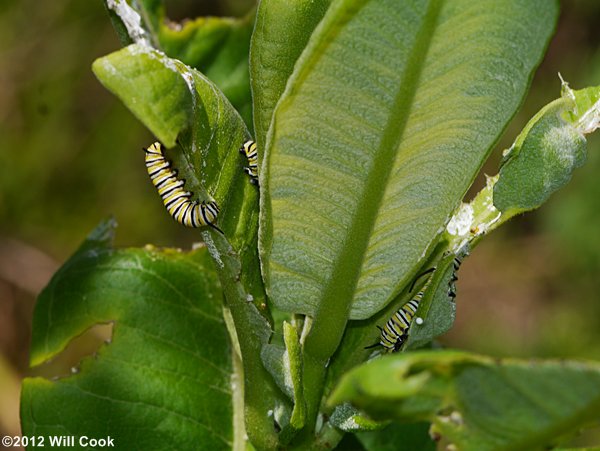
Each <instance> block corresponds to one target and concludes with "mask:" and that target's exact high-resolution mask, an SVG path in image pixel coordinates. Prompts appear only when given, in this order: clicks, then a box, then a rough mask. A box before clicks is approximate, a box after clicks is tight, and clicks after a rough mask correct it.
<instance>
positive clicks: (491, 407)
mask: <svg viewBox="0 0 600 451" xmlns="http://www.w3.org/2000/svg"><path fill="white" fill-rule="evenodd" d="M343 402H351V403H352V404H353V405H355V406H356V407H358V408H360V409H362V410H364V411H365V412H366V413H367V414H369V415H370V416H371V417H373V418H375V419H380V420H383V419H388V420H389V419H396V420H400V421H408V422H414V421H419V420H421V421H430V422H432V423H433V425H434V428H433V429H432V431H433V433H434V435H438V436H442V437H444V438H445V439H446V440H448V441H449V442H451V443H454V444H455V445H456V447H457V448H458V449H460V450H463V451H470V450H474V451H475V450H476V451H487V450H498V449H510V450H512V451H518V450H526V451H531V450H537V449H542V448H543V447H544V446H546V445H548V444H551V443H552V442H553V441H554V440H555V439H556V438H557V437H560V436H561V435H563V434H566V433H569V432H571V431H572V430H573V429H576V428H578V427H581V426H583V425H585V424H586V423H589V422H592V421H595V420H597V418H598V416H599V415H600V365H598V363H593V362H568V361H523V360H516V359H506V360H498V359H492V358H488V357H483V356H477V355H472V354H467V353H464V352H454V351H443V352H415V353H405V354H396V355H394V356H387V357H384V358H380V359H376V360H373V361H370V362H368V363H366V364H364V365H362V366H360V367H358V368H355V369H354V370H352V371H350V372H349V373H348V374H347V375H346V376H345V377H344V378H343V379H342V380H341V381H340V383H339V385H338V387H337V389H336V390H335V391H334V393H333V394H332V396H331V398H330V399H329V403H330V404H334V405H335V404H340V403H343Z"/></svg>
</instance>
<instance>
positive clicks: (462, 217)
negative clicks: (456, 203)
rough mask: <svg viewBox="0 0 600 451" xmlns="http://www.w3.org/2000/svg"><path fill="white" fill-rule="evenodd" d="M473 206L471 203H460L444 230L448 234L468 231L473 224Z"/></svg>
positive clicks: (462, 233)
mask: <svg viewBox="0 0 600 451" xmlns="http://www.w3.org/2000/svg"><path fill="white" fill-rule="evenodd" d="M473 218H474V213H473V207H472V206H471V204H461V205H460V207H459V208H458V211H457V212H456V213H455V214H454V216H452V218H451V219H450V221H449V222H448V225H447V226H446V230H447V231H448V233H449V234H450V235H455V236H456V235H457V236H462V235H466V234H467V233H469V230H471V225H472V224H473Z"/></svg>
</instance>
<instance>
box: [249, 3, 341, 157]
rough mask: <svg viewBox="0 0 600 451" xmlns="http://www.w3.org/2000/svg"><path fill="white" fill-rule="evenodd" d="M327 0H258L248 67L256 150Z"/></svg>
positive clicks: (260, 147)
mask: <svg viewBox="0 0 600 451" xmlns="http://www.w3.org/2000/svg"><path fill="white" fill-rule="evenodd" d="M330 3H331V0H313V1H310V2H307V1H305V0H261V1H260V3H259V6H258V11H257V13H256V27H255V30H254V33H253V34H252V42H251V51H250V70H251V72H252V94H253V102H254V130H255V134H256V142H257V144H258V148H259V151H261V153H262V150H263V149H264V146H265V142H266V135H267V131H268V129H269V125H270V123H271V117H272V116H273V111H274V110H275V105H276V104H277V102H278V101H279V98H280V97H281V94H282V93H283V90H284V89H285V84H286V83H287V81H288V78H289V77H290V75H291V74H292V71H293V70H294V65H295V64H296V60H297V59H298V57H299V56H300V54H301V53H302V50H304V47H305V46H306V43H307V42H308V39H309V38H310V36H311V34H312V32H313V30H314V29H315V27H316V26H317V24H318V23H319V21H320V20H321V19H322V18H323V15H324V14H325V11H327V8H328V7H329V4H330Z"/></svg>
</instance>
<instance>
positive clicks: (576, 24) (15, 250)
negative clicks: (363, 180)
mask: <svg viewBox="0 0 600 451" xmlns="http://www.w3.org/2000/svg"><path fill="white" fill-rule="evenodd" d="M166 3H167V14H168V16H169V17H170V18H171V19H173V20H182V19H183V18H185V17H195V16H201V15H242V14H244V13H245V12H246V11H248V10H249V9H250V8H251V7H252V6H253V2H252V1H251V0H221V1H219V0H202V1H196V2H194V1H192V0H187V1H184V0H177V1H173V0H171V1H169V0H168V1H167V2H166ZM562 5H563V7H562V11H563V12H562V16H561V19H560V23H559V26H558V29H557V33H556V35H555V37H554V39H553V41H552V43H551V45H550V48H549V51H548V54H547V56H546V58H545V60H544V62H543V63H542V65H541V67H540V69H539V70H538V72H537V74H536V76H535V79H534V81H533V86H532V90H531V92H530V94H529V96H528V98H527V100H526V102H525V104H524V106H523V108H522V111H521V112H520V113H519V114H518V115H517V117H516V118H515V119H514V121H513V122H512V124H511V125H510V127H509V128H508V130H507V133H506V134H505V137H504V138H503V140H502V141H501V143H500V144H499V146H498V149H496V151H495V152H494V155H493V156H492V158H491V159H490V161H489V162H488V163H487V164H486V166H485V168H484V172H486V173H488V174H495V173H496V172H497V167H498V162H499V159H500V151H501V149H502V148H505V147H508V146H509V145H510V143H511V142H512V140H513V139H514V137H515V136H516V134H517V133H518V132H519V131H520V130H521V128H522V127H523V125H524V124H525V123H526V122H527V120H528V119H529V118H530V117H531V116H533V114H535V112H537V111H538V110H539V109H540V108H541V107H542V106H543V105H545V104H546V103H548V102H550V101H551V100H553V99H554V98H556V97H557V96H558V95H559V90H560V83H559V80H558V76H557V72H559V71H560V72H561V73H562V75H563V77H564V78H565V79H566V80H568V81H569V82H570V83H571V86H572V87H573V88H575V89H578V88H582V87H585V86H590V85H599V84H600V27H599V26H598V24H599V23H600V1H598V0H565V1H563V2H562ZM119 47H120V44H119V42H118V40H117V38H116V35H115V33H114V32H113V30H112V27H111V25H110V21H109V19H108V16H107V13H106V11H105V10H104V6H103V4H102V2H101V0H95V1H85V2H84V1H81V0H53V1H48V2H39V1H37V0H4V1H2V2H1V3H0V435H5V434H10V435H16V434H18V432H19V425H18V397H19V385H20V380H21V379H22V378H23V377H24V376H26V375H28V374H39V372H40V370H30V369H28V346H29V337H30V331H31V315H32V311H33V306H34V303H35V297H36V295H37V294H38V293H39V291H40V290H41V289H42V288H43V287H44V286H45V284H46V283H47V282H48V280H49V278H50V277H51V275H52V274H53V272H54V271H55V270H56V269H57V268H58V266H59V265H60V263H61V262H63V261H64V260H65V259H66V258H67V257H68V256H69V255H70V254H71V253H72V252H73V251H74V250H75V249H76V247H77V246H78V244H79V243H80V242H81V241H82V239H83V238H84V237H85V236H86V234H87V233H88V232H89V231H90V230H91V229H92V228H93V227H94V226H95V225H96V224H97V223H98V222H99V221H100V220H101V219H102V218H105V217H106V216H108V215H111V214H112V215H114V216H115V217H116V219H117V221H118V223H119V228H118V233H117V245H119V246H141V245H144V244H146V243H153V244H155V245H159V246H180V247H189V246H190V245H191V243H193V242H194V241H196V240H198V239H199V235H198V233H197V231H194V230H187V229H185V228H183V227H181V226H180V225H178V224H177V223H175V222H174V221H172V220H171V218H170V217H169V216H168V215H167V214H166V213H165V211H164V208H163V206H162V203H161V201H160V199H159V197H158V196H157V194H156V192H155V190H154V188H153V187H152V185H151V183H150V182H149V180H148V177H147V174H146V172H145V167H144V164H143V152H142V150H141V148H142V146H144V145H147V144H149V143H151V142H152V140H153V138H152V136H151V135H150V134H149V132H148V131H146V130H145V129H143V128H142V126H141V125H140V124H139V123H138V122H137V121H136V119H135V118H134V117H133V116H132V115H131V114H130V113H129V112H128V111H127V110H126V109H125V108H124V107H123V106H122V105H121V104H120V103H119V102H118V101H117V100H116V98H114V97H113V96H112V95H111V94H110V93H108V92H107V91H106V90H104V88H102V86H101V85H100V84H99V83H98V82H97V81H96V79H95V78H94V77H93V75H92V73H91V70H90V65H91V63H92V61H93V60H94V59H95V58H97V57H99V56H102V55H105V54H107V53H110V52H111V51H113V50H116V49H118V48H119ZM599 174H600V132H597V134H596V136H594V135H592V137H591V138H590V140H589V146H588V163H587V164H586V165H585V166H584V167H583V168H582V169H579V170H577V171H576V173H575V175H574V178H573V180H572V182H571V183H570V184H569V185H568V186H567V188H566V189H563V190H562V191H560V192H559V193H557V194H555V195H554V196H553V197H552V198H551V199H550V201H549V202H548V203H547V204H546V205H545V206H544V207H542V209H541V210H539V211H537V212H534V213H530V214H528V215H525V216H523V217H520V218H518V219H516V220H513V221H512V222H511V223H509V224H508V225H506V226H505V227H503V228H502V229H501V230H500V231H498V232H495V233H494V234H492V235H490V236H489V237H488V238H486V239H485V240H484V242H483V243H482V244H481V245H480V246H479V247H478V248H477V249H476V250H475V252H474V253H473V255H472V256H471V257H470V258H469V259H467V260H466V262H465V263H464V265H463V268H462V269H461V271H460V273H459V278H460V280H459V282H458V291H459V297H458V319H457V323H456V327H455V328H454V329H453V330H452V331H451V333H449V334H448V335H447V336H445V337H444V338H443V340H442V342H443V343H444V344H445V345H447V346H456V347H461V348H464V349H467V350H471V351H476V352H482V353H487V354H491V355H496V356H519V357H530V356H539V357H571V358H573V357H576V358H590V359H595V360H600V303H599V302H597V301H598V300H599V297H600V277H599V276H600V208H599V207H600V177H598V175H599ZM482 185H483V177H481V178H480V180H479V181H478V185H477V187H476V188H479V187H481V186H482ZM100 335H101V334H100ZM82 346H83V345H82ZM36 371H37V372H36ZM56 371H59V370H56ZM579 440H580V442H585V440H586V438H585V437H584V438H581V439H579ZM599 441H600V440H598V441H597V442H596V443H598V442H599Z"/></svg>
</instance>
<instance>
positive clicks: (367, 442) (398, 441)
mask: <svg viewBox="0 0 600 451" xmlns="http://www.w3.org/2000/svg"><path fill="white" fill-rule="evenodd" d="M429 426H430V425H429V424H428V423H414V424H412V423H411V424H397V423H393V424H390V425H389V426H387V427H386V428H384V429H381V430H379V431H371V432H359V433H357V434H356V437H357V438H358V440H359V441H360V443H362V445H363V446H364V447H365V448H366V449H367V451H435V449H436V444H435V442H434V441H433V440H431V437H429Z"/></svg>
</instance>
